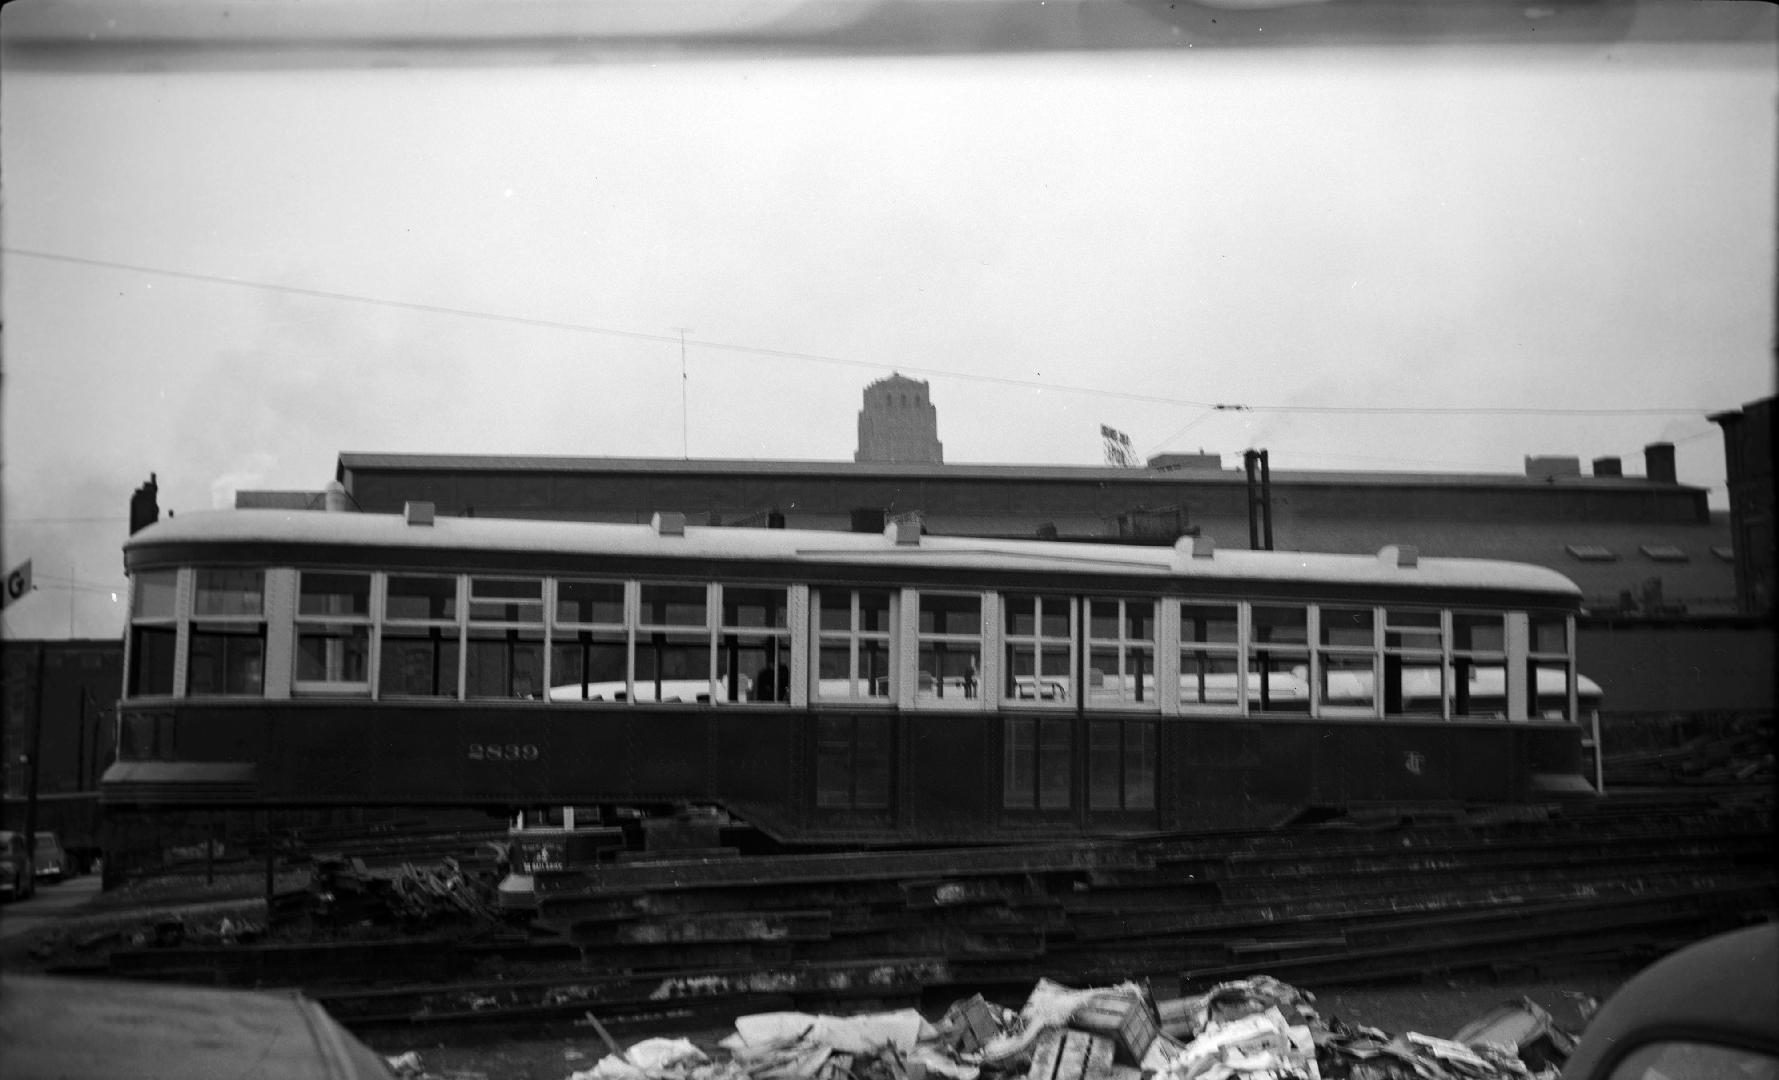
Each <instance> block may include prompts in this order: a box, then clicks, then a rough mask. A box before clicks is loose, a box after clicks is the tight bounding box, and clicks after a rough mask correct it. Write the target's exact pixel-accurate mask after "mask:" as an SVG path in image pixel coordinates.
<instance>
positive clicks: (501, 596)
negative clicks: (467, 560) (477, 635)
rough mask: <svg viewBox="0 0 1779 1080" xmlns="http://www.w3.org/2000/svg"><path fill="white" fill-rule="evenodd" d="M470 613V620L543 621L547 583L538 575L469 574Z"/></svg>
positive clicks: (504, 621) (501, 621)
mask: <svg viewBox="0 0 1779 1080" xmlns="http://www.w3.org/2000/svg"><path fill="white" fill-rule="evenodd" d="M469 617H470V621H471V622H498V623H529V624H537V623H541V622H542V621H543V618H544V583H543V582H542V581H541V580H539V579H536V578H531V579H523V580H509V579H506V578H478V577H473V578H470V579H469Z"/></svg>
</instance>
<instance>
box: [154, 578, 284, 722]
mask: <svg viewBox="0 0 1779 1080" xmlns="http://www.w3.org/2000/svg"><path fill="white" fill-rule="evenodd" d="M272 569H273V568H271V567H266V566H254V567H239V566H217V565H196V564H194V565H193V566H192V567H191V591H190V597H189V599H190V610H189V614H188V615H187V617H186V620H185V621H184V627H183V628H184V637H185V642H184V647H183V648H178V646H176V647H175V648H176V652H177V653H178V654H180V655H182V656H183V664H182V666H183V667H184V673H183V674H184V687H185V689H184V694H183V696H185V697H188V698H264V697H265V696H266V673H267V660H268V658H269V656H270V652H269V644H270V643H269V641H268V633H267V627H268V626H269V624H270V619H269V617H268V612H267V606H268V605H267V596H268V593H267V585H268V583H269V581H270V578H271V574H272ZM205 574H245V575H251V576H252V577H255V578H257V579H258V592H257V610H251V611H248V610H239V611H236V610H226V609H225V610H218V611H199V610H198V609H199V606H200V603H201V601H202V600H203V598H204V575H205ZM231 591H232V590H218V592H219V595H224V596H227V595H229V593H230V592H231ZM248 595H252V594H248ZM210 639H215V640H217V641H218V642H220V643H221V644H220V649H221V651H220V653H219V654H218V655H217V656H216V658H215V659H216V663H217V665H218V674H219V675H220V678H221V683H222V685H221V686H220V688H206V689H202V690H194V689H193V683H194V682H196V680H195V679H194V678H193V676H194V674H195V668H194V665H195V664H196V663H198V660H199V657H198V653H199V645H200V643H201V642H203V641H207V640H210ZM243 642H251V643H252V645H253V647H254V649H256V650H257V653H258V669H257V673H253V674H249V676H248V678H249V679H250V681H251V682H252V684H253V685H250V686H246V687H243V688H240V689H234V688H232V687H233V685H234V673H235V670H236V669H235V664H236V663H237V662H238V660H239V659H240V657H239V656H238V655H237V654H236V653H235V652H234V647H235V646H236V645H237V644H239V643H243ZM248 670H249V671H251V665H250V666H249V669H248Z"/></svg>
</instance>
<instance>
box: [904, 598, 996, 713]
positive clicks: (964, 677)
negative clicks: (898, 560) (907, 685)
mask: <svg viewBox="0 0 1779 1080" xmlns="http://www.w3.org/2000/svg"><path fill="white" fill-rule="evenodd" d="M919 605H920V607H919V620H918V625H919V628H920V629H919V633H918V635H917V642H918V648H919V661H918V663H919V667H920V682H919V685H918V686H917V687H916V689H915V700H916V701H919V702H927V703H942V702H946V701H951V702H958V701H967V700H972V699H977V698H979V697H980V696H981V693H980V687H979V685H978V684H979V683H980V682H981V678H982V676H981V671H982V597H981V596H978V595H963V594H955V593H921V594H920V597H919Z"/></svg>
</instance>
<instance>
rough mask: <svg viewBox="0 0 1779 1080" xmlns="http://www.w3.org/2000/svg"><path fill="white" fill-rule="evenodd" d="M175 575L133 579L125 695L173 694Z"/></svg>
mask: <svg viewBox="0 0 1779 1080" xmlns="http://www.w3.org/2000/svg"><path fill="white" fill-rule="evenodd" d="M178 596H179V571H177V570H146V571H143V572H141V573H139V574H137V575H136V578H135V582H134V593H133V599H132V602H131V604H130V678H129V693H130V694H131V695H132V696H141V697H147V696H151V695H156V694H171V693H172V692H173V673H174V666H175V664H176V663H177V661H176V660H175V656H176V655H177V653H178V648H179V624H178V622H177V621H176V620H177V618H178V614H179V611H178V608H177V606H176V603H177V600H178Z"/></svg>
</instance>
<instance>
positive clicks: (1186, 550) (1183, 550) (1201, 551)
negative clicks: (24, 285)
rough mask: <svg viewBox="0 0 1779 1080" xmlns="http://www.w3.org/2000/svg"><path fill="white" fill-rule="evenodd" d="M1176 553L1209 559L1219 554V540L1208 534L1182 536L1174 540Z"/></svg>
mask: <svg viewBox="0 0 1779 1080" xmlns="http://www.w3.org/2000/svg"><path fill="white" fill-rule="evenodd" d="M1174 553H1175V554H1176V555H1185V556H1187V557H1189V558H1193V559H1209V558H1211V557H1212V556H1214V555H1216V554H1217V542H1216V541H1215V540H1212V539H1211V538H1210V537H1208V536H1182V537H1180V538H1179V539H1178V540H1175V541H1174Z"/></svg>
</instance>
